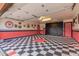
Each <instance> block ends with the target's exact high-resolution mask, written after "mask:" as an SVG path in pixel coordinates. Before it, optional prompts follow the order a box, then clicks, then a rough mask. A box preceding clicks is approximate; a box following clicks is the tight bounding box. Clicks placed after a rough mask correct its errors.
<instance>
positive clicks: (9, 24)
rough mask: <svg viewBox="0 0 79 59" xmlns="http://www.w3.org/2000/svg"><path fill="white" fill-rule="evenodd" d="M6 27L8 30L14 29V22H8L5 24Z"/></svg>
mask: <svg viewBox="0 0 79 59" xmlns="http://www.w3.org/2000/svg"><path fill="white" fill-rule="evenodd" d="M5 26H6V27H7V28H12V27H13V22H11V21H7V22H5Z"/></svg>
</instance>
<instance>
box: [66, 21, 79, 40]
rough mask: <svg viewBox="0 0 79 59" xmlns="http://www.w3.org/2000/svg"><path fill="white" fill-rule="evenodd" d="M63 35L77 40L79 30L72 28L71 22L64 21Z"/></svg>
mask: <svg viewBox="0 0 79 59" xmlns="http://www.w3.org/2000/svg"><path fill="white" fill-rule="evenodd" d="M64 36H67V37H72V38H74V39H75V40H76V41H78V42H79V31H74V30H72V23H71V22H67V23H64Z"/></svg>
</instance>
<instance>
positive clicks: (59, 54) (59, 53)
mask: <svg viewBox="0 0 79 59" xmlns="http://www.w3.org/2000/svg"><path fill="white" fill-rule="evenodd" d="M54 54H56V55H57V56H61V54H62V53H61V52H58V51H55V53H54Z"/></svg>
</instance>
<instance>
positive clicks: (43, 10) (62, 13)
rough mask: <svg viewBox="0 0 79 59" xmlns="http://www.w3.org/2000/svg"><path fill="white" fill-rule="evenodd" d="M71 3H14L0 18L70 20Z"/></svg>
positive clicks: (71, 14) (71, 12)
mask: <svg viewBox="0 0 79 59" xmlns="http://www.w3.org/2000/svg"><path fill="white" fill-rule="evenodd" d="M72 5H73V3H14V4H13V5H12V6H11V7H10V8H9V9H8V10H7V11H6V12H5V13H4V14H3V15H2V16H1V18H12V19H17V20H36V21H38V18H39V17H40V16H51V17H52V21H61V20H63V19H69V18H72V17H73V15H74V13H73V11H72Z"/></svg>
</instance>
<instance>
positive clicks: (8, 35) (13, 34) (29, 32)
mask: <svg viewBox="0 0 79 59" xmlns="http://www.w3.org/2000/svg"><path fill="white" fill-rule="evenodd" d="M35 34H38V30H18V31H17V30H14V31H2V32H0V39H8V38H14V37H21V36H29V35H35ZM39 34H44V32H43V30H39Z"/></svg>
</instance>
